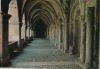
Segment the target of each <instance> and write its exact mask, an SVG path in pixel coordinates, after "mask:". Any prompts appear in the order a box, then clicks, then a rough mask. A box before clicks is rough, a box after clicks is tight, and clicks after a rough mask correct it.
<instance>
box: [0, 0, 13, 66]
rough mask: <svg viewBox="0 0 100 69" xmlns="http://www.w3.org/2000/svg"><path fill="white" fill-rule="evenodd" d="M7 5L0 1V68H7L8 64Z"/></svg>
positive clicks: (3, 0)
mask: <svg viewBox="0 0 100 69" xmlns="http://www.w3.org/2000/svg"><path fill="white" fill-rule="evenodd" d="M1 8H2V9H1ZM7 12H8V3H7V1H6V0H2V2H1V0H0V66H7V65H8V62H9V53H8V19H9V18H10V17H11V15H8V13H7Z"/></svg>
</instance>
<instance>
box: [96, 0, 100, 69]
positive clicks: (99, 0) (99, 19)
mask: <svg viewBox="0 0 100 69" xmlns="http://www.w3.org/2000/svg"><path fill="white" fill-rule="evenodd" d="M96 23H97V24H98V25H99V57H98V63H99V64H98V69H100V0H96Z"/></svg>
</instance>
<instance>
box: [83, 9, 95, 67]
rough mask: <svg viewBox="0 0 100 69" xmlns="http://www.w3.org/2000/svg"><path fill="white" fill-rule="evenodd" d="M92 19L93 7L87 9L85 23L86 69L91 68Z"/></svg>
mask: <svg viewBox="0 0 100 69" xmlns="http://www.w3.org/2000/svg"><path fill="white" fill-rule="evenodd" d="M93 17H94V7H88V8H87V23H86V57H85V58H86V59H85V64H86V68H90V67H91V54H92V41H93V40H92V32H93V31H92V24H93V23H94V22H93Z"/></svg>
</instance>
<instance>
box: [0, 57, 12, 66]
mask: <svg viewBox="0 0 100 69" xmlns="http://www.w3.org/2000/svg"><path fill="white" fill-rule="evenodd" d="M9 65H10V62H9V56H7V57H5V58H0V67H7V66H9Z"/></svg>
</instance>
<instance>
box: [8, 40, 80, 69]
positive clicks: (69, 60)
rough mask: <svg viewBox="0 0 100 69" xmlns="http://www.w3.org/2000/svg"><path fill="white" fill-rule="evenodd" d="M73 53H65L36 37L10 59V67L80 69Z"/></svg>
mask: <svg viewBox="0 0 100 69" xmlns="http://www.w3.org/2000/svg"><path fill="white" fill-rule="evenodd" d="M75 59H76V58H75V57H74V56H73V55H69V54H65V53H64V52H63V51H62V50H59V49H57V48H56V47H54V45H52V44H50V42H49V41H48V40H44V39H43V40H42V39H40V40H39V39H36V40H33V41H31V43H30V44H28V45H27V47H25V49H24V50H23V51H22V53H21V54H20V55H19V56H17V57H16V58H14V59H12V60H11V62H12V65H11V66H10V67H15V68H20V67H21V68H32V69H82V68H81V67H80V66H78V65H77V64H76V63H75Z"/></svg>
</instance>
